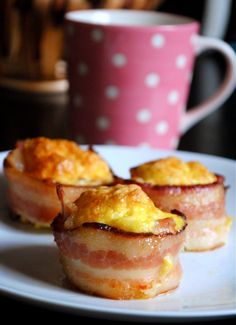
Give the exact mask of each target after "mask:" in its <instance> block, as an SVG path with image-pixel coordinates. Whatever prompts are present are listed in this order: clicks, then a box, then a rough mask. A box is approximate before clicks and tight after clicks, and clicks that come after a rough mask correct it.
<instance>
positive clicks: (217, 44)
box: [180, 35, 236, 133]
mask: <svg viewBox="0 0 236 325" xmlns="http://www.w3.org/2000/svg"><path fill="white" fill-rule="evenodd" d="M194 42H196V43H195V46H196V53H197V55H199V54H201V53H202V52H203V51H206V50H210V49H211V50H212V49H213V50H217V51H218V52H220V53H221V54H222V55H223V56H224V58H225V60H226V64H227V68H226V74H225V78H224V80H223V81H222V83H221V85H220V87H219V88H218V90H217V91H216V92H215V93H214V94H213V95H212V96H211V97H210V98H208V99H206V100H205V101H204V102H203V103H202V104H200V105H197V106H195V107H193V108H190V110H189V111H187V112H185V114H184V115H183V118H182V120H181V128H180V131H181V133H184V132H186V131H187V130H188V129H190V128H191V127H192V126H193V125H194V124H196V123H197V122H199V121H200V120H202V119H203V118H205V117H206V116H207V115H209V114H211V113H213V112H214V111H215V110H217V109H218V108H219V107H220V106H221V105H222V104H223V103H224V101H225V100H226V99H227V98H228V97H229V96H230V95H231V93H232V92H233V90H234V88H235V85H236V54H235V52H234V51H233V49H232V48H231V47H230V46H229V45H228V44H227V43H225V42H224V41H222V40H220V39H215V38H211V37H205V36H199V35H196V39H195V40H194Z"/></svg>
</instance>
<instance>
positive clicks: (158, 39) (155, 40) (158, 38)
mask: <svg viewBox="0 0 236 325" xmlns="http://www.w3.org/2000/svg"><path fill="white" fill-rule="evenodd" d="M151 44H152V46H153V47H156V48H161V47H163V46H164V44H165V37H164V36H163V35H161V34H155V35H153V36H152V38H151Z"/></svg>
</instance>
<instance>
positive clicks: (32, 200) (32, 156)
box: [4, 137, 113, 227]
mask: <svg viewBox="0 0 236 325" xmlns="http://www.w3.org/2000/svg"><path fill="white" fill-rule="evenodd" d="M4 173H5V175H6V178H7V181H8V201H9V206H10V208H11V210H12V212H13V213H14V214H16V215H18V216H20V219H21V221H23V222H30V223H33V224H35V225H36V226H39V227H49V226H50V224H51V222H52V220H53V218H54V217H55V216H56V215H57V214H58V213H59V211H60V203H59V200H58V197H57V193H56V185H57V184H63V186H64V192H65V197H66V199H67V200H69V201H70V200H72V201H73V200H74V199H75V198H78V196H79V195H80V193H82V192H83V191H84V190H85V189H87V188H90V187H94V186H99V185H102V184H110V183H111V182H112V181H113V174H112V172H111V170H110V168H109V166H108V164H107V163H106V162H105V161H104V160H103V159H102V158H101V157H100V156H99V155H98V154H97V153H95V152H94V151H93V150H92V149H88V150H82V149H81V147H80V146H79V145H77V144H76V143H75V142H73V141H68V140H63V139H55V140H52V139H48V138H44V137H39V138H32V139H26V140H24V141H20V142H18V143H17V146H16V148H15V149H14V150H12V151H10V152H9V154H8V155H7V157H6V159H5V161H4Z"/></svg>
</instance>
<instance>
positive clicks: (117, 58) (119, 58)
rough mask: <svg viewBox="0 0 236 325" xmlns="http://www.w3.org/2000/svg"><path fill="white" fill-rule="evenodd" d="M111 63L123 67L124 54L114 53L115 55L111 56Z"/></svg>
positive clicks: (124, 62) (125, 61) (125, 60)
mask: <svg viewBox="0 0 236 325" xmlns="http://www.w3.org/2000/svg"><path fill="white" fill-rule="evenodd" d="M112 63H113V64H114V65H115V66H116V67H119V68H120V67H123V66H124V65H126V63H127V59H126V56H125V55H124V54H122V53H116V54H115V55H113V57H112Z"/></svg>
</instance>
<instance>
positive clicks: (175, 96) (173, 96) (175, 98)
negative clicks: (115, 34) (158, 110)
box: [167, 90, 179, 105]
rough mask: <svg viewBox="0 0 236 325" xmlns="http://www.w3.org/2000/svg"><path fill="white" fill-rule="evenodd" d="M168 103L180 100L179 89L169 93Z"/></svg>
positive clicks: (172, 103)
mask: <svg viewBox="0 0 236 325" xmlns="http://www.w3.org/2000/svg"><path fill="white" fill-rule="evenodd" d="M167 100H168V103H169V104H171V105H174V104H176V103H177V102H178V100H179V93H178V91H177V90H172V91H171V92H170V93H169V94H168V98H167Z"/></svg>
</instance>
